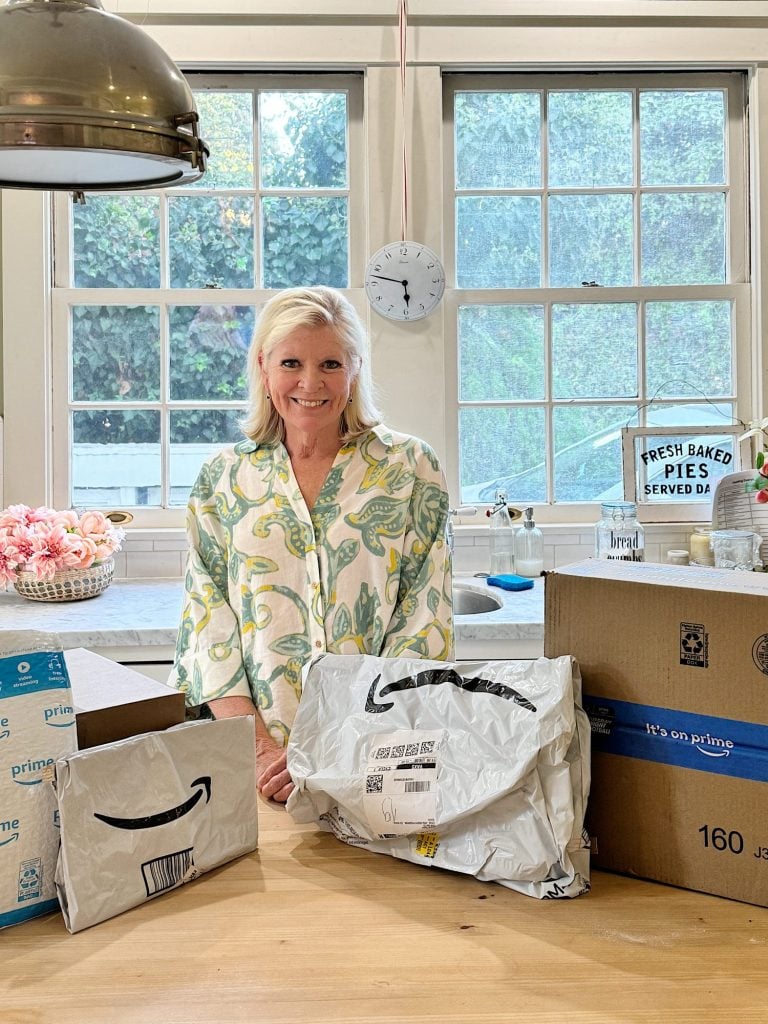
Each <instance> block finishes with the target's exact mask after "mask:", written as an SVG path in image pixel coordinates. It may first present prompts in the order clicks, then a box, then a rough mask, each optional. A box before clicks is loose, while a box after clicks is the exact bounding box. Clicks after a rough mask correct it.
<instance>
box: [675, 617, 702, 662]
mask: <svg viewBox="0 0 768 1024" xmlns="http://www.w3.org/2000/svg"><path fill="white" fill-rule="evenodd" d="M707 654H708V651H707V634H706V631H705V629H704V626H703V625H702V624H700V623H698V622H681V623H680V664H681V665H692V666H694V667H696V668H706V667H707V665H708V658H707Z"/></svg>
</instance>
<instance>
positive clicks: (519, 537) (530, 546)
mask: <svg viewBox="0 0 768 1024" xmlns="http://www.w3.org/2000/svg"><path fill="white" fill-rule="evenodd" d="M515 572H516V573H517V575H518V576H531V577H536V576H541V574H542V573H543V572H544V535H543V534H542V532H541V530H540V529H539V528H538V526H537V525H536V523H534V521H533V509H532V508H527V509H526V510H525V521H524V522H523V525H522V527H521V529H519V530H518V531H517V533H516V535H515Z"/></svg>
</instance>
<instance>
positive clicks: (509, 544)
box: [490, 491, 515, 576]
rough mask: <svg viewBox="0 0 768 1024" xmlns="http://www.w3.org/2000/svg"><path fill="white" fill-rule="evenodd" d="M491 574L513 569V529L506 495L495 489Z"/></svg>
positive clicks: (508, 571)
mask: <svg viewBox="0 0 768 1024" xmlns="http://www.w3.org/2000/svg"><path fill="white" fill-rule="evenodd" d="M490 515H491V575H492V576H498V575H499V574H500V573H513V572H514V571H515V529H514V527H513V526H512V519H511V518H510V515H509V509H508V507H507V495H506V494H505V493H504V491H497V493H496V504H495V505H494V507H493V508H492V509H491V513H490Z"/></svg>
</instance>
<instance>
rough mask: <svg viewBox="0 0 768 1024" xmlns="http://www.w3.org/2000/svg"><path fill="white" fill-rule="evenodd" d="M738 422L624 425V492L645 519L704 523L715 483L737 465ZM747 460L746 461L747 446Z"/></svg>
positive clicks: (738, 453)
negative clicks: (650, 425) (660, 425)
mask: <svg viewBox="0 0 768 1024" xmlns="http://www.w3.org/2000/svg"><path fill="white" fill-rule="evenodd" d="M742 431H743V427H742V426H741V425H740V424H728V425H726V426H709V427H686V426H677V427H624V428H622V431H621V455H622V466H623V473H624V494H625V496H626V499H627V501H634V502H635V503H636V504H637V509H638V517H639V518H640V519H641V520H642V521H644V522H705V521H709V520H710V519H711V518H712V499H713V498H714V495H715V488H716V487H717V483H718V481H719V480H720V479H721V478H722V477H724V476H726V475H727V474H729V473H735V472H737V471H739V470H740V469H741V466H742V463H741V447H740V445H739V440H738V439H739V435H740V434H741V433H742ZM746 451H747V454H746V458H747V460H748V457H749V456H748V446H747V449H746Z"/></svg>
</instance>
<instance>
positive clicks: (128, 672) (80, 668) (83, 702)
mask: <svg viewBox="0 0 768 1024" xmlns="http://www.w3.org/2000/svg"><path fill="white" fill-rule="evenodd" d="M64 659H65V661H66V664H67V671H68V672H69V679H70V684H71V686H72V700H73V703H74V707H75V716H76V720H77V746H78V749H79V750H85V749H86V748H88V747H95V746H99V745H100V744H102V743H114V742H115V741H116V740H124V739H127V738H128V737H129V736H136V735H138V734H139V733H143V732H153V731H155V730H161V729H167V728H169V727H170V726H172V725H179V724H180V723H181V722H183V721H184V694H183V693H181V692H180V691H179V690H174V689H173V688H172V687H170V686H166V685H165V683H158V682H157V681H156V680H154V679H149V678H148V677H147V676H144V675H142V674H141V673H140V672H134V671H133V669H130V668H126V666H125V665H119V664H117V662H114V661H110V660H109V659H108V658H103V657H102V656H101V655H100V654H94V653H93V652H92V651H87V650H85V649H84V648H82V647H76V648H75V649H74V650H71V651H65V652H64Z"/></svg>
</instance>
